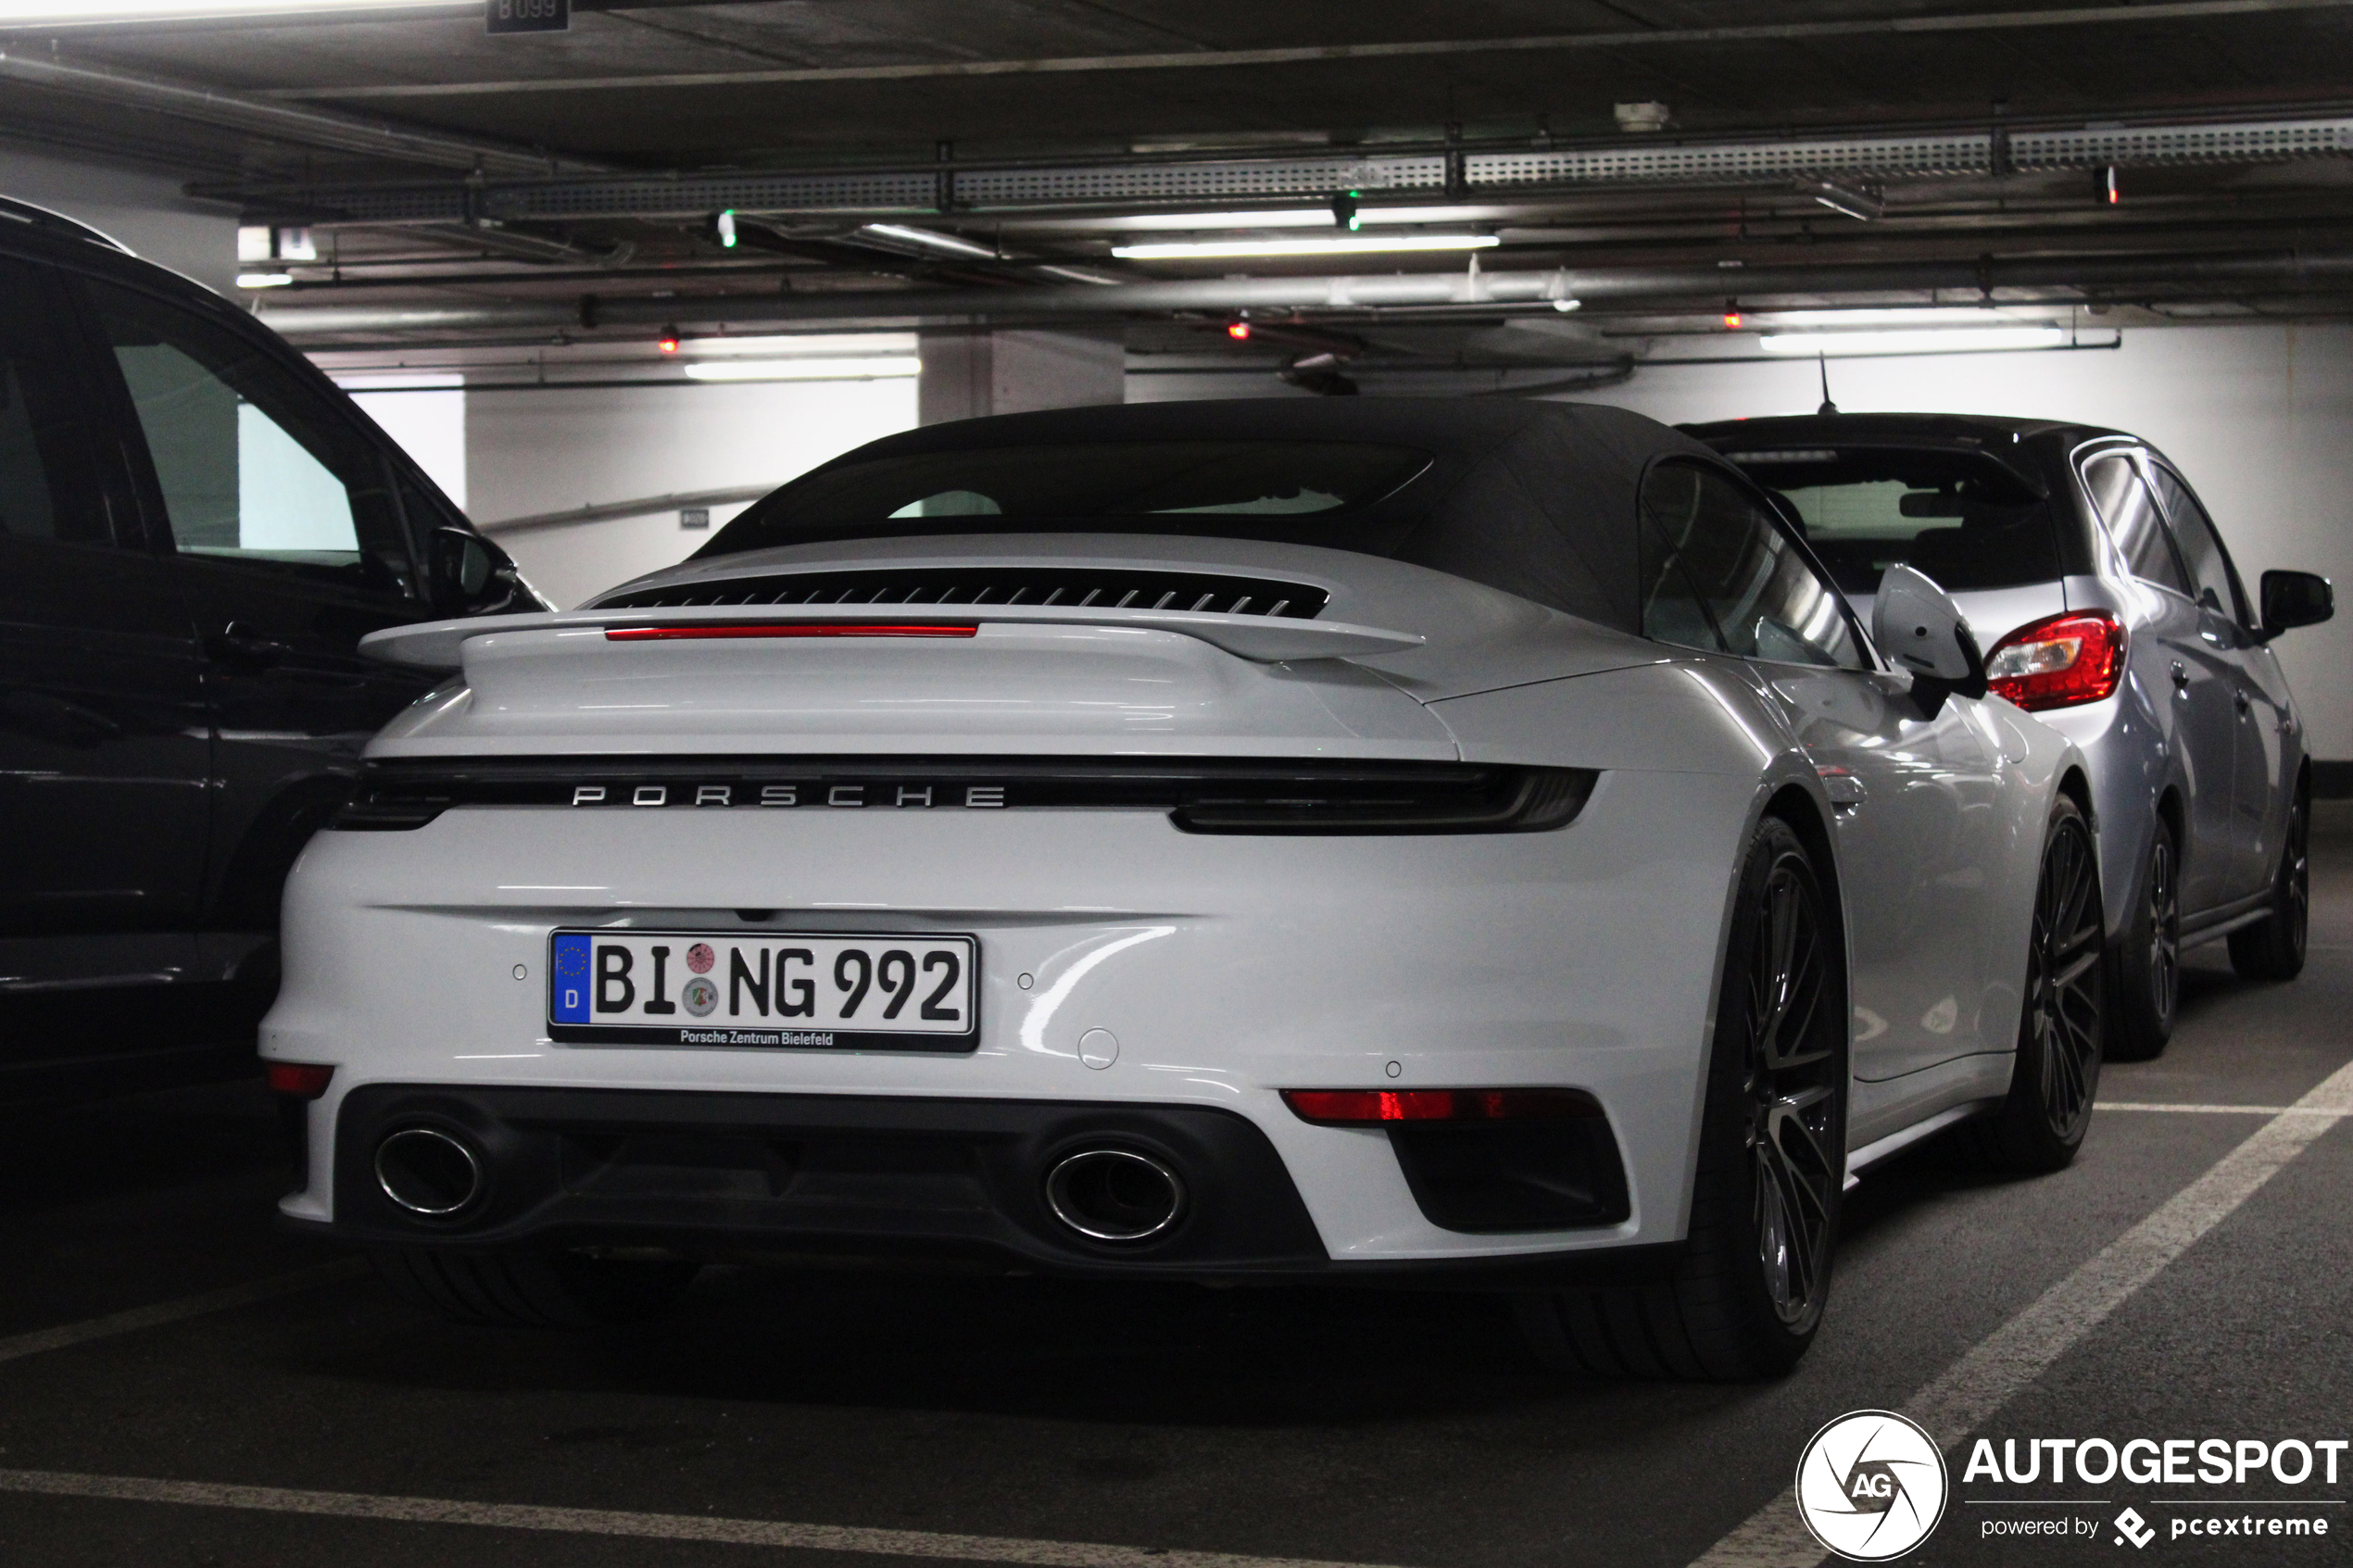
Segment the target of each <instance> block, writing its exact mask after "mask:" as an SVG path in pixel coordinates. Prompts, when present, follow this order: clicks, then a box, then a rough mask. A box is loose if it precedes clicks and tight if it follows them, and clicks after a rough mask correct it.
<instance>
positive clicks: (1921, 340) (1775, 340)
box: [1757, 327, 2067, 358]
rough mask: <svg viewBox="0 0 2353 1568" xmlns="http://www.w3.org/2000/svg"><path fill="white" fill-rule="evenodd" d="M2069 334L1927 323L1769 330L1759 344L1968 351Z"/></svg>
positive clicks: (1797, 349)
mask: <svg viewBox="0 0 2353 1568" xmlns="http://www.w3.org/2000/svg"><path fill="white" fill-rule="evenodd" d="M2066 341H2067V334H2066V333H2065V332H2061V331H2060V330H2059V329H2058V328H2057V327H1950V328H1944V329H1941V330H1940V329H1938V328H1935V327H1925V328H1919V329H1916V330H1914V331H1910V332H1768V333H1766V334H1765V336H1763V337H1762V338H1760V339H1758V340H1757V346H1758V347H1759V348H1762V349H1763V350H1764V351H1765V352H1766V353H1768V354H1802V355H1805V356H1806V357H1807V358H1812V357H1813V356H1815V355H1817V354H1827V355H1831V356H1832V357H1833V358H1835V357H1836V356H1839V355H1842V354H1967V353H1971V352H1982V351H1983V350H1985V349H1989V348H2057V346H2058V345H2061V344H2063V343H2065V342H2066Z"/></svg>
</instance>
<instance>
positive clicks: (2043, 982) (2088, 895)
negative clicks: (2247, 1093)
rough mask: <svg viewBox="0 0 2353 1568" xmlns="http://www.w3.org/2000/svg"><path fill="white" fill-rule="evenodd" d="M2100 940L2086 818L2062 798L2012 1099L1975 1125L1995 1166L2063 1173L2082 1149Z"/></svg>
mask: <svg viewBox="0 0 2353 1568" xmlns="http://www.w3.org/2000/svg"><path fill="white" fill-rule="evenodd" d="M2107 938H2108V922H2107V918H2106V916H2105V915H2104V914H2103V913H2102V912H2101V909H2100V872H2099V862H2098V859H2097V857H2096V855H2095V852H2094V850H2093V847H2092V830H2091V824H2090V823H2089V822H2085V821H2084V819H2083V812H2082V808H2080V807H2079V806H2077V805H2076V804H2075V802H2074V801H2072V800H2070V799H2069V798H2068V797H2065V796H2063V795H2062V796H2060V797H2058V799H2057V801H2055V802H2054V803H2053V804H2052V807H2051V820H2050V825H2049V826H2048V827H2047V828H2046V829H2045V831H2044V834H2043V867H2042V872H2041V874H2040V876H2039V877H2038V878H2037V879H2036V881H2035V884H2034V926H2033V932H2032V935H2031V936H2030V937H2029V939H2028V943H2027V958H2026V1000H2025V1004H2024V1006H2023V1007H2022V1008H2021V1009H2020V1018H2019V1025H2018V1057H2017V1061H2016V1065H2015V1066H2014V1067H2013V1068H2012V1069H2011V1072H2010V1092H2009V1096H2008V1098H2006V1099H2005V1100H2003V1102H2002V1108H2001V1109H2000V1110H1998V1111H1996V1112H1994V1115H1993V1116H1992V1117H1990V1118H1988V1119H1987V1120H1986V1121H1984V1122H1982V1123H1979V1127H1978V1141H1979V1146H1980V1148H1982V1150H1983V1151H1984V1155H1985V1160H1986V1162H1987V1163H1988V1164H1990V1165H1992V1166H1994V1168H1995V1169H1996V1170H2002V1171H2014V1172H2018V1173H2022V1174H2035V1173H2043V1172H2047V1171H2057V1170H2060V1169H2063V1168H2064V1167H2066V1166H2067V1165H2068V1164H2069V1163H2070V1161H2072V1160H2074V1158H2075V1151H2076V1150H2077V1149H2079V1148H2082V1147H2083V1134H2084V1132H2085V1131H2086V1130H2087V1129H2088V1128H2089V1127H2090V1126H2091V1124H2092V1100H2093V1097H2094V1096H2095V1095H2096V1094H2097V1093H2098V1091H2099V1085H2100V1057H2101V1042H2102V1038H2103V1035H2104V1033H2105V1031H2104V1028H2103V1024H2104V1022H2105V1017H2106V1013H2107V1009H2106V1007H2105V1005H2104V1003H2105V997H2104V992H2105V991H2106V988H2107V986H2106V982H2107V978H2108V977H2107V974H2106V969H2107V965H2106V963H2105V962H2104V961H2103V960H2104V958H2105V955H2106V951H2107V945H2108V941H2107Z"/></svg>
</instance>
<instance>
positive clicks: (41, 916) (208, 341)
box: [0, 200, 546, 1097]
mask: <svg viewBox="0 0 2353 1568" xmlns="http://www.w3.org/2000/svg"><path fill="white" fill-rule="evenodd" d="M531 608H546V607H545V606H544V605H542V604H541V603H540V601H539V599H538V597H537V596H536V595H535V594H534V593H533V592H532V590H531V588H530V587H529V585H528V584H526V583H523V581H522V579H521V577H520V576H518V575H517V574H516V572H515V571H514V567H513V565H512V563H511V562H510V561H509V560H508V559H507V558H506V557H505V556H504V555H503V554H501V553H500V552H499V551H498V550H497V547H496V546H493V545H491V544H489V543H488V542H487V541H485V540H484V539H483V538H482V537H481V536H480V535H478V534H476V533H474V532H473V530H472V527H471V526H470V525H469V524H468V523H467V521H466V520H465V518H464V517H463V516H462V515H461V514H460V513H459V511H458V509H457V508H455V507H453V506H451V505H450V504H449V502H448V501H447V499H445V498H444V497H443V496H442V495H441V493H440V492H439V491H438V490H437V489H435V488H434V484H433V482H432V481H431V480H429V479H427V478H426V477H425V476H424V474H423V473H422V471H421V470H419V469H418V468H417V466H416V465H415V464H414V463H413V462H411V461H410V460H409V458H407V457H406V456H405V455H403V454H402V452H401V451H400V450H399V448H398V447H396V446H395V445H393V443H392V442H391V440H390V439H388V438H387V437H386V436H385V435H384V433H382V432H381V431H379V430H378V429H377V428H376V427H375V426H374V425H373V424H372V423H371V422H370V421H369V420H368V418H367V416H366V415H364V414H362V413H360V412H359V409H358V408H356V407H355V406H354V405H353V403H352V402H351V400H350V399H349V398H348V397H346V395H344V394H343V393H342V392H341V391H340V390H339V389H337V388H336V387H335V385H334V384H333V383H332V382H330V381H328V380H327V379H326V378H325V377H324V376H323V375H321V374H320V372H319V371H318V370H316V369H314V368H313V367H312V366H311V365H310V364H309V363H308V362H307V361H306V360H304V359H303V358H301V357H300V356H299V355H297V354H296V353H295V352H294V351H293V350H292V349H290V348H288V347H287V346H286V345H285V344H283V342H281V341H280V340H279V339H278V338H277V337H276V336H275V335H274V334H272V333H271V332H268V331H266V330H264V329H263V328H261V327H260V326H258V324H257V323H255V322H254V321H253V320H251V319H249V318H248V317H247V316H245V314H244V313H243V312H241V311H239V310H238V309H237V308H236V307H233V306H232V305H230V304H229V303H228V302H226V301H224V300H222V299H220V298H219V297H218V296H216V295H212V294H210V293H208V292H207V291H206V290H204V289H202V288H199V287H197V286H196V285H195V284H193V283H191V282H187V281H186V280H184V279H182V278H181V277H179V276H178V275H177V274H175V273H172V272H169V271H167V270H164V269H162V268H160V267H157V266H153V265H151V264H149V263H146V262H143V261H140V260H138V259H136V258H135V257H132V256H130V255H129V254H127V253H126V252H124V251H123V250H121V249H120V247H118V246H116V245H114V244H112V243H111V242H110V241H108V240H107V239H106V238H105V237H104V236H103V235H100V234H97V233H95V232H93V231H90V230H87V229H84V228H82V226H81V225H79V224H77V223H74V222H72V221H71V220H67V219H63V218H59V217H57V216H56V215H55V214H52V213H49V212H46V211H44V210H43V209H41V208H38V207H29V206H25V205H23V204H19V203H15V202H8V201H5V200H0V1097H11V1096H14V1095H18V1094H22V1093H25V1092H46V1091H49V1090H53V1089H56V1088H58V1087H66V1086H72V1087H83V1086H86V1087H90V1088H103V1087H113V1086H124V1085H131V1084H133V1083H145V1082H153V1081H156V1080H157V1078H159V1077H162V1076H165V1075H168V1074H170V1073H177V1075H180V1076H187V1075H190V1074H192V1073H205V1072H213V1071H218V1070H219V1069H220V1067H221V1066H222V1065H224V1064H227V1063H234V1062H236V1061H239V1060H242V1061H244V1062H245V1063H248V1064H249V1063H251V1061H252V1060H253V1058H252V1044H251V1034H250V1029H249V1027H244V1025H245V1023H247V1022H249V1021H250V1020H251V1019H253V1018H258V1016H259V1011H260V1010H261V1009H262V1008H264V1007H266V1006H267V1004H268V1001H269V998H270V994H271V991H272V989H273V988H274V986H275V983H276V961H277V960H276V931H277V923H278V899H279V893H280V890H281V887H282V886H283V883H284V880H285V875H286V871H287V868H288V867H289V866H290V865H292V863H293V861H294V858H295V856H296V853H297V852H299V850H300V849H301V847H302V846H303V843H304V841H305V840H306V839H307V838H308V836H309V834H310V832H311V830H312V828H314V827H315V826H316V825H317V824H318V823H319V822H320V820H321V818H322V817H323V816H324V815H325V814H326V813H327V812H328V811H329V810H331V809H333V807H334V806H335V805H336V804H337V803H338V802H339V801H340V800H341V799H342V797H343V796H344V793H345V790H346V784H347V783H348V781H349V780H350V778H351V776H352V771H353V768H354V764H355V763H356V761H357V759H358V758H359V747H360V746H361V745H362V743H364V742H365V741H366V740H367V739H368V737H369V736H370V735H371V734H373V733H374V732H375V731H376V729H377V728H378V727H380V726H381V725H382V724H384V721H386V720H388V719H390V718H391V717H392V716H393V714H394V713H396V712H397V711H398V710H399V709H401V708H403V707H405V706H406V705H408V704H409V702H411V701H413V700H414V699H415V698H416V697H417V696H420V695H421V694H422V692H423V691H424V689H425V687H426V685H427V684H428V681H429V678H428V677H423V676H421V675H420V674H419V673H418V672H417V671H410V670H405V669H403V668H401V667H400V666H397V665H390V664H384V663H381V662H379V661H377V660H374V659H363V658H361V657H360V655H359V647H358V644H359V638H360V637H361V636H362V635H363V634H365V633H369V632H372V631H375V630H376V629H378V628H379V627H384V626H390V625H394V624H396V623H399V622H402V621H423V620H430V619H434V618H436V617H445V616H456V615H466V614H472V613H477V612H488V611H495V610H502V609H531Z"/></svg>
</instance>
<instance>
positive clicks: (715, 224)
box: [711, 207, 736, 250]
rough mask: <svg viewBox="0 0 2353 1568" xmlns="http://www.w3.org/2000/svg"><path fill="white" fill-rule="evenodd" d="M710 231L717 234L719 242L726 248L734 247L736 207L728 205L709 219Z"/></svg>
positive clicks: (731, 248)
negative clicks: (717, 214) (716, 215)
mask: <svg viewBox="0 0 2353 1568" xmlns="http://www.w3.org/2000/svg"><path fill="white" fill-rule="evenodd" d="M711 232H713V233H715V234H717V235H718V236H719V244H720V245H721V246H722V247H724V249H727V250H733V249H735V248H736V209H735V208H734V207H728V208H727V209H726V210H724V212H722V213H720V215H719V216H718V217H716V218H714V219H712V220H711Z"/></svg>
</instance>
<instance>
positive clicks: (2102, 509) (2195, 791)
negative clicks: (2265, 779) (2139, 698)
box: [2082, 450, 2238, 915]
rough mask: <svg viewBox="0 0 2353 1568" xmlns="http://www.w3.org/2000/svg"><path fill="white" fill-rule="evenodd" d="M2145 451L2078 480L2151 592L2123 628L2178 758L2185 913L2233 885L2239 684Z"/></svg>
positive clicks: (2118, 454)
mask: <svg viewBox="0 0 2353 1568" xmlns="http://www.w3.org/2000/svg"><path fill="white" fill-rule="evenodd" d="M2144 458H2145V455H2144V454H2142V453H2140V452H2138V451H2126V450H2110V451H2106V452H2102V453H2100V454H2098V455H2097V456H2095V457H2093V458H2088V459H2086V460H2085V461H2084V463H2083V466H2082V475H2083V487H2084V490H2085V491H2086V493H2088V494H2089V495H2091V497H2092V504H2093V505H2094V507H2095V508H2097V509H2098V511H2099V514H2100V517H2101V520H2102V521H2105V522H2106V523H2107V525H2108V536H2109V538H2110V539H2111V540H2112V541H2114V543H2115V545H2116V548H2117V553H2118V554H2119V555H2120V556H2121V557H2122V558H2123V564H2124V567H2125V569H2126V570H2127V571H2130V572H2131V573H2132V574H2133V577H2134V578H2135V579H2136V580H2137V581H2138V582H2139V583H2141V584H2142V586H2143V587H2144V588H2145V589H2146V590H2147V592H2145V593H2144V594H2143V595H2142V599H2143V601H2144V604H2145V611H2144V613H2143V614H2142V615H2140V616H2138V617H2136V618H2134V620H2133V625H2132V626H2131V628H2130V630H2129V631H2128V633H2127V635H2128V637H2129V639H2130V643H2131V646H2130V647H2129V648H2128V650H2127V653H2126V658H2127V659H2128V660H2129V661H2130V663H2131V666H2132V672H2133V679H2134V680H2136V681H2138V682H2140V683H2141V685H2142V689H2143V690H2145V691H2147V692H2149V693H2151V694H2152V695H2153V696H2154V694H2158V693H2167V692H2170V693H2171V694H2172V695H2171V699H2170V701H2167V702H2165V703H2162V704H2158V705H2157V706H2159V707H2160V708H2161V709H2162V710H2163V711H2164V713H2165V714H2166V716H2167V717H2168V718H2170V720H2171V723H2170V724H2169V725H2168V727H2167V734H2166V737H2165V738H2166V741H2167V743H2168V744H2169V745H2170V746H2171V748H2172V750H2173V751H2174V753H2175V754H2176V756H2177V757H2178V758H2179V759H2180V761H2181V765H2182V772H2183V784H2184V787H2185V788H2186V790H2187V791H2188V795H2189V798H2188V799H2187V800H2186V801H2185V802H2184V803H2183V804H2184V806H2185V808H2186V810H2185V816H2186V818H2187V821H2188V822H2189V842H2188V843H2187V844H2184V845H2182V846H2180V850H2181V858H2182V869H2181V887H2182V892H2181V904H2182V912H2183V914H2184V915H2190V914H2195V913H2196V912H2198V911H2200V910H2204V909H2212V908H2213V907H2214V906H2215V905H2217V904H2220V903H2223V902H2225V901H2226V900H2227V899H2229V898H2230V897H2231V895H2232V889H2233V888H2234V887H2235V886H2236V885H2237V883H2238V872H2237V861H2238V855H2237V851H2236V848H2235V847H2234V846H2233V838H2232V811H2233V801H2234V799H2235V797H2236V792H2237V773H2238V708H2237V704H2236V700H2235V698H2236V695H2237V692H2238V680H2237V672H2236V671H2235V670H2233V667H2232V657H2233V656H2232V652H2231V650H2230V649H2229V648H2227V647H2224V646H2221V645H2219V644H2217V643H2216V642H2215V641H2213V639H2212V633H2214V631H2215V621H2214V618H2213V616H2212V614H2211V613H2210V612H2209V611H2208V610H2207V609H2206V608H2204V607H2203V606H2201V605H2200V604H2199V603H2198V602H2197V596H2196V592H2195V591H2194V590H2193V589H2192V587H2191V585H2190V575H2189V572H2188V571H2186V570H2185V569H2184V568H2183V565H2182V561H2181V558H2180V556H2179V555H2178V554H2177V553H2176V552H2175V551H2174V548H2173V543H2172V540H2171V536H2170V535H2169V534H2168V533H2167V532H2166V528H2165V521H2164V514H2163V513H2162V512H2161V511H2160V510H2159V509H2158V503H2157V497H2156V496H2155V495H2154V494H2152V492H2151V491H2150V489H2149V486H2148V483H2147V482H2146V479H2145V474H2144V470H2143V467H2142V464H2143V461H2144Z"/></svg>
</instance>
